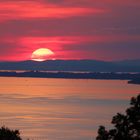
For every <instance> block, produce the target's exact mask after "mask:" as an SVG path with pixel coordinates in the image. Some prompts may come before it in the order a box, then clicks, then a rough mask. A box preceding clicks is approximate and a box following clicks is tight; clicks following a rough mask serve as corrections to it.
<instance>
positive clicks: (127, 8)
mask: <svg viewBox="0 0 140 140" xmlns="http://www.w3.org/2000/svg"><path fill="white" fill-rule="evenodd" d="M39 48H48V49H50V50H51V51H53V52H54V55H53V59H64V60H69V59H96V60H104V61H116V60H126V59H140V55H139V54H140V0H0V61H23V60H30V59H31V56H32V53H33V52H34V51H35V50H36V49H39Z"/></svg>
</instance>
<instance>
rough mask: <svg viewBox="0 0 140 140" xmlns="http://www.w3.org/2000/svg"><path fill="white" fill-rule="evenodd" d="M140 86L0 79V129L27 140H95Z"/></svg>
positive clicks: (109, 82)
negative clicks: (19, 132)
mask: <svg viewBox="0 0 140 140" xmlns="http://www.w3.org/2000/svg"><path fill="white" fill-rule="evenodd" d="M138 93H140V85H129V84H127V81H120V80H73V79H45V78H44V79H41V78H2V77H1V78H0V125H1V126H2V125H6V126H8V127H10V128H12V129H19V130H21V135H22V137H23V138H24V139H27V138H30V139H34V140H94V138H95V136H96V131H97V129H98V126H99V125H106V126H107V127H111V126H110V121H111V118H112V116H113V115H115V114H116V112H123V113H124V110H125V109H126V108H127V106H128V105H129V99H130V98H131V97H132V96H136V95H137V94H138Z"/></svg>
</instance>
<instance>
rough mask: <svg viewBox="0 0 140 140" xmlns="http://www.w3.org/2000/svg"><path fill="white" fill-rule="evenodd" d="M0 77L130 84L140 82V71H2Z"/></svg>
mask: <svg viewBox="0 0 140 140" xmlns="http://www.w3.org/2000/svg"><path fill="white" fill-rule="evenodd" d="M0 77H35V78H68V79H108V80H128V83H129V84H140V73H114V72H107V73H101V72H45V71H44V72H42V71H24V72H23V71H18V72H16V71H1V72H0Z"/></svg>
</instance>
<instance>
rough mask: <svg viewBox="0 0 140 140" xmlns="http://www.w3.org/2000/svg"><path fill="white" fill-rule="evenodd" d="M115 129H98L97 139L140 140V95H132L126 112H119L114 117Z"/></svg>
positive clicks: (101, 127) (102, 127)
mask: <svg viewBox="0 0 140 140" xmlns="http://www.w3.org/2000/svg"><path fill="white" fill-rule="evenodd" d="M112 124H113V125H114V129H111V130H106V128H105V127H104V126H100V127H99V129H98V136H97V138H96V140H140V95H138V96H137V97H132V99H131V101H130V107H129V108H128V109H127V110H126V114H120V113H117V115H116V116H114V117H113V119H112Z"/></svg>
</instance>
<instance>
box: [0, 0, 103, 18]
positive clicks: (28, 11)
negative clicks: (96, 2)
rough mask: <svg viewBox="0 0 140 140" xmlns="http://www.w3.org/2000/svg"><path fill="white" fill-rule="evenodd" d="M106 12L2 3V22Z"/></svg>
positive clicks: (36, 3) (20, 3)
mask: <svg viewBox="0 0 140 140" xmlns="http://www.w3.org/2000/svg"><path fill="white" fill-rule="evenodd" d="M104 12H105V9H101V8H94V7H92V8H86V7H65V6H57V5H53V4H47V3H41V2H34V1H26V2H25V1H24V2H19V1H15V2H1V3H0V17H1V20H12V19H24V18H66V17H71V16H83V15H89V14H101V13H104Z"/></svg>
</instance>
